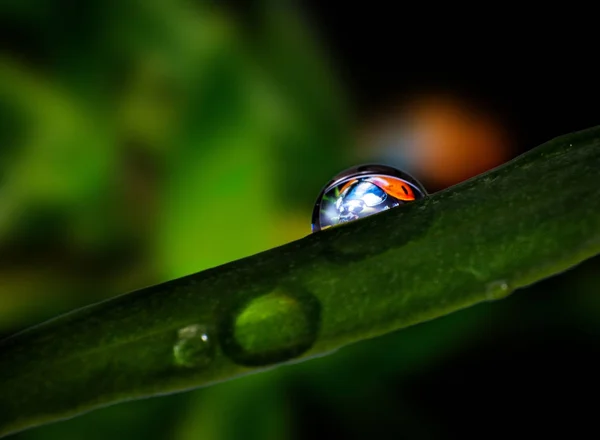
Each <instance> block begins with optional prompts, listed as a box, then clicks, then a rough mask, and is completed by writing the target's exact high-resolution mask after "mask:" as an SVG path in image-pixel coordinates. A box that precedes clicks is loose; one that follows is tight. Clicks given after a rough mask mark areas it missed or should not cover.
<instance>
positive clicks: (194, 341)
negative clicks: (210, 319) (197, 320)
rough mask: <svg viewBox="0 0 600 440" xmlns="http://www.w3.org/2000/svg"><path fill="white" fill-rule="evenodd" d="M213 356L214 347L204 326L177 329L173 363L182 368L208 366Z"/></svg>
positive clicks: (195, 325)
mask: <svg viewBox="0 0 600 440" xmlns="http://www.w3.org/2000/svg"><path fill="white" fill-rule="evenodd" d="M214 354H215V346H214V344H213V341H212V338H211V337H210V336H209V333H208V331H207V329H206V327H205V326H203V325H199V324H192V325H188V326H187V327H183V328H182V329H179V331H178V332H177V341H176V342H175V345H174V346H173V356H174V358H175V363H176V364H177V365H181V366H184V367H203V366H206V365H208V364H209V363H210V362H211V361H212V359H213V357H214Z"/></svg>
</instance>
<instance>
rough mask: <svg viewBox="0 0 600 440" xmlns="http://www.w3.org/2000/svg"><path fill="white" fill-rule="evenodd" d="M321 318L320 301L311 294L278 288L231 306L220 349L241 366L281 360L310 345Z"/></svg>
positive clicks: (265, 363)
mask: <svg viewBox="0 0 600 440" xmlns="http://www.w3.org/2000/svg"><path fill="white" fill-rule="evenodd" d="M320 321H321V313H320V304H319V302H318V300H317V299H316V298H315V297H314V296H313V295H312V294H310V293H309V292H306V291H304V290H302V289H299V288H289V287H286V288H277V289H275V290H273V291H271V292H269V293H267V294H264V295H260V296H254V297H252V298H249V299H246V300H245V301H243V302H242V303H241V304H239V305H237V306H236V307H234V308H233V311H232V313H231V314H230V316H228V317H227V319H226V320H225V323H224V325H223V328H222V332H221V333H222V337H221V344H222V348H223V351H224V352H225V354H227V355H228V356H229V357H230V358H231V359H232V360H233V361H234V362H236V363H238V364H241V365H249V366H259V365H268V364H273V363H278V362H283V361H285V360H288V359H292V358H294V357H297V356H299V355H300V354H302V353H303V352H305V351H306V350H308V349H309V348H310V347H311V346H312V345H313V343H314V341H315V340H316V338H317V335H318V330H319V327H320Z"/></svg>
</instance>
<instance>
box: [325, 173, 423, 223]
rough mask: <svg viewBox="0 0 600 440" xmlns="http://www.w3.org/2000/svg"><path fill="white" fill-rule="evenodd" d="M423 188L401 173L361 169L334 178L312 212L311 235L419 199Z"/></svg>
mask: <svg viewBox="0 0 600 440" xmlns="http://www.w3.org/2000/svg"><path fill="white" fill-rule="evenodd" d="M426 194H427V193H426V191H425V189H424V188H423V186H422V185H421V184H420V183H419V182H418V181H417V180H416V179H414V178H413V177H412V176H410V175H408V174H406V173H403V172H402V171H400V170H397V169H394V168H391V167H387V166H382V165H367V166H360V167H356V168H353V169H350V170H347V171H345V172H344V173H342V174H340V175H338V176H336V178H334V179H333V180H332V181H331V182H329V184H328V185H327V186H326V187H325V188H324V189H323V191H322V192H321V194H320V195H319V198H318V200H317V203H316V205H315V210H314V212H313V232H316V231H318V230H320V229H326V228H328V227H331V226H335V225H337V224H342V223H347V222H350V221H353V220H358V219H359V218H363V217H367V216H369V215H372V214H376V213H378V212H381V211H385V210H387V209H390V208H395V207H396V206H399V205H402V204H404V203H408V202H411V201H414V200H417V199H421V198H423V197H424V196H425V195H426Z"/></svg>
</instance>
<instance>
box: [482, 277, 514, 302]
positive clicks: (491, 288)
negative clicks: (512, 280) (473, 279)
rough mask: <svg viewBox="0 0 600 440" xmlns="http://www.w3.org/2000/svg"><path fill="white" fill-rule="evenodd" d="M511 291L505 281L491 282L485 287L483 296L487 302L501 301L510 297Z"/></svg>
mask: <svg viewBox="0 0 600 440" xmlns="http://www.w3.org/2000/svg"><path fill="white" fill-rule="evenodd" d="M511 292H512V289H511V288H510V286H509V285H508V283H507V282H506V281H505V280H498V281H492V282H491V283H488V284H487V285H486V289H485V296H486V297H487V299H488V300H490V301H493V300H496V299H502V298H505V297H507V296H508V295H510V294H511Z"/></svg>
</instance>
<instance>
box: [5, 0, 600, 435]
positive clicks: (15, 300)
mask: <svg viewBox="0 0 600 440" xmlns="http://www.w3.org/2000/svg"><path fill="white" fill-rule="evenodd" d="M318 41H319V40H318V36H317V35H315V34H314V33H313V32H312V28H311V27H310V23H308V22H307V21H306V20H304V19H302V11H301V10H300V9H299V8H298V7H296V6H294V5H293V4H292V3H291V2H272V1H261V2H254V6H253V7H252V8H250V9H246V10H242V9H240V8H239V7H233V6H231V5H230V3H227V2H225V3H223V2H210V1H201V0H196V1H184V0H171V1H159V0H148V1H144V2H142V1H135V0H120V1H115V0H88V1H86V2H75V1H69V0H50V1H48V0H14V1H10V0H5V1H2V2H1V3H0V146H1V150H0V334H3V335H8V334H10V333H13V332H15V331H18V330H20V329H22V328H24V327H26V326H29V325H32V324H35V323H36V322H39V321H41V320H43V319H47V318H50V317H52V316H55V315H56V314H59V313H62V312H66V311H68V310H71V309H73V308H75V307H78V306H82V305H85V304H89V303H91V302H94V301H97V300H100V299H103V298H106V297H109V296H112V295H116V294H119V293H122V292H125V291H128V290H131V289H136V288H139V287H143V286H146V285H148V284H153V283H155V282H159V281H164V280H167V279H171V278H174V277H177V276H180V275H185V274H187V273H191V272H196V271H199V270H202V269H204V268H207V267H210V266H214V265H217V264H220V263H223V262H226V261H229V260H233V259H236V258H239V257H243V256H245V255H250V254H252V253H255V252H258V251H261V250H265V249H268V248H271V247H273V246H276V245H279V244H283V243H285V242H288V241H291V240H293V239H296V238H299V237H301V236H303V235H306V234H308V233H309V231H310V212H311V208H312V202H313V198H314V196H315V195H316V194H317V193H318V191H319V190H320V186H321V185H322V184H323V183H324V182H326V181H327V180H328V179H329V178H330V177H331V176H332V175H334V174H336V173H337V172H338V171H339V170H341V169H344V168H346V167H347V166H350V165H354V164H353V163H351V159H350V158H351V155H350V154H349V153H348V149H349V148H350V147H351V145H352V139H351V134H352V131H353V128H354V127H353V123H354V121H353V120H352V111H351V109H350V108H349V104H348V102H347V99H346V97H345V96H344V94H343V93H342V92H341V91H340V87H339V84H338V82H337V81H336V80H335V78H336V72H334V71H333V66H331V65H329V64H330V63H328V57H327V54H325V53H322V49H321V48H320V45H319V44H318ZM598 264H599V262H598V259H596V260H593V261H590V262H588V263H586V264H585V265H583V266H581V267H579V268H577V269H575V270H573V271H570V272H569V273H567V274H565V275H563V276H561V277H559V278H556V279H553V280H550V281H547V282H544V283H540V284H539V285H536V286H534V287H533V288H531V289H528V291H527V292H519V293H518V294H517V295H515V296H514V297H511V298H509V299H508V300H505V301H503V302H501V303H496V304H490V305H482V306H478V307H477V308H474V309H468V310H465V311H462V312H459V313H457V314H454V315H452V316H448V317H446V318H443V319H440V320H436V321H433V322H431V323H428V324H426V325H421V326H417V327H413V328H410V329H407V330H404V331H403V332H401V333H399V334H392V335H388V336H385V337H383V338H378V339H377V340H373V341H369V342H366V343H361V344H357V345H356V346H352V347H348V348H346V349H344V350H341V351H340V352H339V353H337V354H335V355H333V356H330V357H327V358H322V359H317V360H314V361H311V362H308V363H305V364H302V365H294V366H289V367H285V368H281V369H277V370H273V371H271V372H269V373H265V374H261V375H257V376H250V377H246V378H243V379H239V380H236V381H233V382H230V383H226V384H221V385H217V386H214V387H212V388H208V389H201V390H196V391H193V392H190V393H184V394H179V395H172V396H165V397H162V398H158V399H149V400H142V401H137V402H131V403H126V404H121V405H116V406H113V407H109V408H106V409H103V410H99V411H96V412H93V413H90V414H88V415H85V416H82V417H79V418H76V419H73V420H71V421H66V422H61V423H57V424H54V425H50V426H45V427H42V428H39V429H35V430H32V431H28V432H24V433H22V434H18V435H16V436H14V438H15V439H17V438H19V439H28V440H29V439H30V440H33V439H50V438H60V439H65V440H68V439H80V438H87V439H90V440H93V439H95V438H97V439H105V438H110V437H115V438H145V439H164V438H169V439H181V440H188V439H192V438H204V439H217V440H225V439H237V438H245V439H252V438H256V439H259V438H260V439H270V438H273V439H285V438H296V437H300V438H304V437H312V436H315V435H318V434H321V435H330V436H332V437H338V438H340V437H343V438H352V437H356V438H363V437H364V436H366V435H370V436H379V437H388V436H389V437H396V438H397V437H398V436H401V437H409V438H454V437H456V434H457V433H464V432H465V430H466V431H468V430H469V427H465V426H457V425H456V423H457V422H456V420H461V421H462V420H463V418H462V416H463V414H461V413H460V410H461V408H460V405H455V404H454V402H453V400H452V398H453V396H456V395H457V393H458V392H460V393H461V395H462V396H464V397H465V398H467V399H472V400H471V402H477V403H481V404H480V405H476V406H477V407H480V408H481V409H478V408H470V410H471V411H472V412H473V413H474V414H479V412H478V411H480V412H481V417H482V419H485V420H488V419H489V417H490V414H501V413H504V412H505V411H506V407H505V406H504V405H505V404H504V403H502V404H498V405H499V406H494V405H493V403H491V402H490V401H486V400H485V399H486V395H485V392H486V391H489V392H490V393H496V395H501V396H505V397H506V398H507V399H510V401H512V402H513V406H512V408H511V409H512V410H513V411H512V414H511V417H512V419H516V420H527V419H526V417H525V416H520V415H519V414H525V412H526V411H527V410H528V409H529V408H528V407H527V403H528V402H531V399H533V397H532V396H533V395H534V394H535V395H537V396H538V400H537V401H536V405H537V406H540V405H541V406H542V408H547V409H548V411H547V413H546V419H553V420H555V423H556V421H557V420H562V419H560V418H558V417H554V416H555V414H554V413H553V412H552V408H554V407H553V406H551V405H552V404H553V402H554V403H555V402H556V395H557V393H558V395H559V396H560V397H559V399H560V398H562V399H564V400H565V401H567V399H568V398H569V396H571V395H570V394H569V391H568V390H566V388H565V389H563V388H561V387H560V381H557V378H556V371H557V369H559V368H563V371H567V372H569V371H570V372H573V369H571V370H569V368H573V367H569V365H571V364H572V363H575V364H580V365H581V367H579V370H578V372H579V374H578V375H575V374H573V375H572V377H571V379H570V381H571V385H572V386H573V387H577V386H584V385H585V386H587V385H588V384H587V383H586V380H589V377H591V375H589V376H586V375H585V372H586V371H587V370H586V369H590V371H591V370H592V369H593V368H595V367H597V366H598V364H597V361H595V363H594V361H593V357H592V356H589V358H588V355H589V353H595V352H596V351H597V349H595V348H590V347H595V346H598V340H599V337H600V327H599V325H598V323H599V322H600V320H599V319H598V317H599V314H600V307H599V304H600V303H599V302H598V296H597V286H598V285H600V280H599V279H598V275H597V274H598V270H597V269H598ZM547 341H551V342H552V344H550V345H551V346H550V347H549V348H544V347H546V346H545V345H544V344H547ZM515 347H516V348H515ZM561 350H562V351H563V352H564V353H567V354H564V355H558V356H557V355H556V353H557V352H559V353H560V352H561ZM577 350H579V351H577ZM528 352H529V353H532V355H531V356H533V358H528V357H527V356H525V355H524V353H528ZM490 353H496V357H494V356H493V355H492V354H490ZM549 353H551V354H554V356H551V355H550V354H549ZM498 356H499V357H498ZM535 356H537V358H535ZM534 358H535V359H537V360H535V359H534ZM506 359H514V360H513V361H512V362H508V361H507V360H506ZM531 359H534V360H531ZM469 360H471V361H472V363H471V364H468V362H469ZM465 362H466V363H467V364H466V365H465ZM525 362H529V364H524V363H525ZM513 364H519V366H520V367H523V366H524V365H525V366H526V365H530V366H531V368H530V369H526V378H525V379H521V380H520V381H519V379H518V378H519V377H520V376H519V375H518V374H517V372H516V370H514V369H513V368H514V367H513ZM469 365H476V366H477V369H476V371H475V373H473V371H471V370H472V368H471V370H469ZM552 366H553V367H554V369H553V368H552ZM511 372H512V373H511ZM511 374H512V375H511ZM490 376H492V377H494V378H495V379H496V381H497V383H499V384H503V385H504V387H502V386H500V385H498V386H496V387H493V388H491V389H490V388H489V387H490V385H489V383H488V382H487V381H488V379H489V377H490ZM503 376H504V377H507V378H509V379H511V380H512V381H511V380H508V379H507V380H506V381H502V380H500V378H501V377H503ZM578 378H580V379H578ZM549 382H552V383H553V384H554V387H553V392H554V398H550V397H548V399H547V401H548V402H549V403H548V404H547V406H544V405H543V402H542V403H540V400H539V399H542V401H543V399H544V398H545V397H546V396H550V395H549V394H545V393H546V391H545V388H544V384H547V383H549ZM454 383H458V384H459V386H457V387H454V388H453V387H452V386H451V385H450V384H454ZM482 383H484V384H486V385H485V386H482V385H481V384H482ZM469 390H470V391H469ZM474 390H482V391H481V394H477V393H476V392H475V391H474ZM560 393H562V394H560ZM515 395H520V396H521V397H523V396H525V397H528V398H529V400H528V399H520V401H519V402H514V396H515ZM0 398H1V391H0ZM571 401H572V400H571ZM482 402H485V403H482ZM521 402H522V403H521ZM554 406H556V405H554ZM454 407H456V408H455V409H453V408H454ZM558 407H559V408H560V409H562V410H563V411H564V407H562V406H560V405H558ZM519 411H521V412H519ZM453 415H454V416H456V417H454V418H453ZM472 415H473V414H472ZM580 416H581V417H582V418H585V412H582V413H581V414H580ZM563 419H564V413H563ZM590 420H593V419H590ZM515 423H516V422H515ZM505 426H513V425H510V423H508V422H506V421H505V423H504V424H501V425H500V426H496V425H495V430H496V432H497V433H499V432H500V433H502V432H504V431H503V429H506V434H507V435H512V434H513V431H510V430H509V429H508V428H503V427H505ZM553 426H554V427H556V426H555V425H553ZM538 428H539V426H538ZM470 429H472V430H474V431H475V427H472V428H470ZM475 432H476V433H480V432H481V431H475ZM520 432H521V433H522V434H525V431H520ZM574 433H575V430H573V431H571V432H570V434H571V435H573V434H574ZM538 434H539V432H538Z"/></svg>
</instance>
